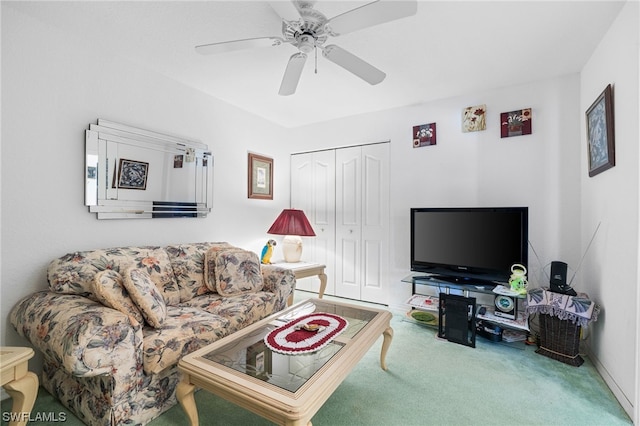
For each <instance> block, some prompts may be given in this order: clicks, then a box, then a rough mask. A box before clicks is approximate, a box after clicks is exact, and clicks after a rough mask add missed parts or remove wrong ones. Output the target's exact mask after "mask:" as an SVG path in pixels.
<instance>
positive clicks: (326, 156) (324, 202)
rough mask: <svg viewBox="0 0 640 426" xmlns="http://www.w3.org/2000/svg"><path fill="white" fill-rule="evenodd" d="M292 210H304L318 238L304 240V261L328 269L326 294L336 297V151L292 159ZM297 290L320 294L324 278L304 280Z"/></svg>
mask: <svg viewBox="0 0 640 426" xmlns="http://www.w3.org/2000/svg"><path fill="white" fill-rule="evenodd" d="M290 204H291V208H294V209H300V210H303V211H304V213H305V215H306V216H307V218H308V219H309V222H310V223H311V226H312V227H313V230H314V232H315V233H316V236H315V237H303V252H302V261H305V262H317V263H321V264H323V265H325V266H326V268H325V274H326V275H327V287H326V290H325V294H328V295H334V294H335V152H334V151H333V150H328V151H318V152H311V153H304V154H294V155H292V156H291V203H290ZM296 288H298V289H300V290H305V291H313V292H316V293H317V292H319V291H320V279H319V278H317V277H312V278H304V279H301V280H298V281H297V286H296Z"/></svg>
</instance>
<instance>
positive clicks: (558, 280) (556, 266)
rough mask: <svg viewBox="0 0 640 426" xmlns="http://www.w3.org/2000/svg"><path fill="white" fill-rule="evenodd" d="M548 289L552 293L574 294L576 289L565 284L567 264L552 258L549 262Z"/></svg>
mask: <svg viewBox="0 0 640 426" xmlns="http://www.w3.org/2000/svg"><path fill="white" fill-rule="evenodd" d="M549 284H550V290H551V291H553V292H554V293H562V294H568V295H570V296H576V291H575V290H574V289H572V288H571V287H570V286H569V284H567V264H566V263H564V262H560V261H558V260H554V261H553V262H551V277H550V278H549Z"/></svg>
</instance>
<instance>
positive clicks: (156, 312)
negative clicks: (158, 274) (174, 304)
mask: <svg viewBox="0 0 640 426" xmlns="http://www.w3.org/2000/svg"><path fill="white" fill-rule="evenodd" d="M123 284H124V287H125V288H126V289H127V291H128V292H129V295H130V296H131V299H132V300H133V302H134V303H135V304H136V306H137V307H138V309H140V312H141V313H142V316H143V317H144V319H145V320H146V322H147V324H149V325H150V326H151V327H153V328H160V327H162V324H164V321H165V319H166V318H167V305H166V304H165V302H164V298H163V297H162V295H161V294H160V292H159V291H158V288H157V287H156V285H155V283H154V282H153V281H151V277H149V274H148V273H147V272H146V271H145V269H144V268H138V267H131V268H127V270H126V271H124V280H123Z"/></svg>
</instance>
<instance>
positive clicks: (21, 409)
mask: <svg viewBox="0 0 640 426" xmlns="http://www.w3.org/2000/svg"><path fill="white" fill-rule="evenodd" d="M4 389H5V390H6V391H7V393H8V394H9V395H10V396H11V398H12V399H13V406H12V407H11V411H12V412H14V413H19V414H20V415H22V416H24V419H25V421H11V422H9V424H10V425H26V424H27V422H26V420H27V419H28V418H29V415H28V414H27V413H30V412H31V409H32V408H33V404H34V403H35V402H36V396H38V376H36V375H35V374H34V373H32V372H31V371H27V374H25V375H24V376H22V377H21V378H19V379H17V380H14V381H13V382H9V383H6V384H5V385H4Z"/></svg>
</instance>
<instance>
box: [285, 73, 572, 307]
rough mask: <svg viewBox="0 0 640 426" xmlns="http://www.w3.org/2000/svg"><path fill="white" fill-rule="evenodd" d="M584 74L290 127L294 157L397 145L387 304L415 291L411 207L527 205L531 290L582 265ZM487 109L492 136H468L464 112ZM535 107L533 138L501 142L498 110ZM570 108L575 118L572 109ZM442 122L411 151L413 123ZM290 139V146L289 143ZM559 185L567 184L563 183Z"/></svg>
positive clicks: (393, 165) (486, 133) (393, 162)
mask: <svg viewBox="0 0 640 426" xmlns="http://www.w3.org/2000/svg"><path fill="white" fill-rule="evenodd" d="M578 81H579V80H578V75H569V76H565V77H561V78H557V79H553V80H548V81H540V82H534V83H530V84H527V85H522V86H516V87H508V88H502V89H497V90H492V91H487V92H484V93H474V94H469V95H467V96H464V97H459V98H453V99H446V100H442V101H436V102H431V103H428V104H423V105H417V106H413V107H407V108H399V109H394V110H388V111H383V112H379V113H374V114H366V115H362V116H357V117H351V118H348V119H344V120H335V121H331V122H326V123H321V124H318V125H313V126H308V127H304V128H300V129H295V130H292V131H291V132H290V134H289V137H290V138H291V141H295V144H296V145H295V147H294V148H293V149H294V151H305V150H312V149H319V148H326V147H333V146H342V145H351V144H359V143H368V142H377V141H383V140H390V141H391V159H390V161H391V197H390V199H391V241H392V247H391V250H390V252H391V253H392V257H391V259H390V263H391V265H390V271H391V277H390V278H391V282H390V288H391V291H390V294H389V303H390V304H391V305H399V304H401V303H403V302H404V301H405V300H406V299H407V298H408V296H409V295H410V285H408V284H403V283H401V282H400V280H401V279H402V278H403V277H404V276H406V275H407V274H408V273H409V209H410V208H411V207H439V206H471V207H473V206H528V207H529V221H530V223H529V228H530V230H529V238H530V240H531V242H532V244H533V245H534V248H535V250H536V252H537V253H538V254H539V255H540V257H541V262H542V264H539V263H538V261H537V260H536V258H535V256H534V255H533V253H531V252H530V262H529V264H530V266H531V272H530V274H529V275H530V277H531V280H532V285H536V286H538V285H544V284H545V282H544V281H541V278H542V277H543V276H544V275H543V274H542V273H541V266H543V265H546V264H547V263H548V262H550V261H551V260H554V259H562V260H565V261H567V262H568V263H570V264H572V265H575V264H577V262H578V260H579V257H580V254H579V244H578V243H579V241H578V240H577V239H576V238H575V237H576V236H577V235H579V230H580V227H579V222H578V221H576V220H575V218H576V217H579V191H578V190H579V178H578V176H579V170H580V158H579V154H580V149H579V137H580V131H579V128H578V127H579V121H580V116H579V114H578V112H577V110H578V106H579V105H578V99H579V91H578V90H579V86H578ZM479 104H486V105H487V114H488V116H487V130H485V131H483V132H476V133H462V131H461V112H462V109H463V108H464V107H467V106H472V105H479ZM529 107H530V108H532V109H533V134H532V135H528V136H518V137H512V138H505V139H501V138H500V125H499V121H500V113H501V112H507V111H512V110H516V109H521V108H529ZM567 111H573V113H567ZM431 122H436V125H437V145H435V146H430V147H422V148H413V146H412V137H411V135H412V128H413V126H415V125H420V124H426V123H431ZM292 143H293V142H292ZM559 182H561V183H560V184H559Z"/></svg>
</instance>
